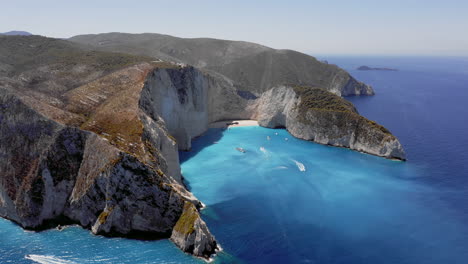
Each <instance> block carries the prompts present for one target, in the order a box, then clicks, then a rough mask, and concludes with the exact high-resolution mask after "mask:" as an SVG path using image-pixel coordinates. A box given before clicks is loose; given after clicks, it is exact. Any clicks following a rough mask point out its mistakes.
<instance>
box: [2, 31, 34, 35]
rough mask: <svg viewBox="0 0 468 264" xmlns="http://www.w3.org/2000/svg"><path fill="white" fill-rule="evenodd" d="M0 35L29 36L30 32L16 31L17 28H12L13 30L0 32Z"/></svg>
mask: <svg viewBox="0 0 468 264" xmlns="http://www.w3.org/2000/svg"><path fill="white" fill-rule="evenodd" d="M0 35H7V36H31V35H32V33H29V32H27V31H17V30H13V31H8V32H4V33H0Z"/></svg>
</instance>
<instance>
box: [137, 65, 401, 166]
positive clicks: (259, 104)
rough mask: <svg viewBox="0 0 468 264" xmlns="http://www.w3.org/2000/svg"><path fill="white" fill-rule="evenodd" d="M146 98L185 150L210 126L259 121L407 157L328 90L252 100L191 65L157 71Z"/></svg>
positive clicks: (280, 90) (274, 92)
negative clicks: (215, 123) (213, 124)
mask: <svg viewBox="0 0 468 264" xmlns="http://www.w3.org/2000/svg"><path fill="white" fill-rule="evenodd" d="M143 94H144V96H142V97H141V100H140V105H142V109H144V111H145V112H146V113H148V115H149V116H155V115H157V116H161V117H162V118H163V119H164V120H167V121H166V123H167V128H168V130H169V133H170V134H171V135H173V136H174V137H175V139H176V141H177V142H178V143H179V149H181V150H188V149H190V142H191V140H192V139H193V138H195V137H197V136H199V135H201V134H202V133H203V132H205V131H206V130H207V129H208V124H209V123H211V122H214V121H219V120H228V119H256V120H258V121H259V124H260V125H261V126H265V127H271V128H275V127H284V128H286V129H288V131H289V132H290V133H291V134H292V135H293V136H295V137H298V138H301V139H305V140H311V141H314V142H317V143H320V144H325V145H332V146H339V147H346V148H350V149H354V150H358V151H362V152H366V153H369V154H373V155H377V156H382V157H386V158H391V159H400V160H404V159H405V153H404V151H403V148H402V146H401V144H400V143H399V141H398V139H396V138H395V137H394V136H393V135H392V134H391V133H390V132H389V131H388V130H386V129H385V128H384V127H382V126H380V125H378V124H376V123H375V122H373V121H370V120H368V119H366V118H364V117H362V116H360V115H359V114H358V112H357V110H356V109H355V108H354V106H353V105H352V104H351V103H350V102H348V101H346V100H345V99H343V98H341V97H339V96H337V95H335V94H333V93H331V92H328V91H326V90H324V89H319V88H311V87H303V86H302V87H301V86H278V87H275V88H272V89H270V90H267V91H266V92H264V93H262V94H261V95H260V96H259V97H256V96H252V97H249V96H245V95H244V94H243V93H239V90H237V88H236V87H235V85H234V84H233V83H231V82H229V79H223V78H222V77H219V76H213V75H212V74H210V73H208V74H207V73H203V72H200V71H199V70H198V69H196V68H193V67H190V66H188V67H181V68H177V69H173V68H169V69H158V70H156V71H154V72H153V74H152V75H151V76H150V77H149V78H148V81H147V84H146V85H145V87H144V88H143ZM182 124H183V125H182Z"/></svg>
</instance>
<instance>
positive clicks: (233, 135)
mask: <svg viewBox="0 0 468 264" xmlns="http://www.w3.org/2000/svg"><path fill="white" fill-rule="evenodd" d="M268 137H270V140H268ZM192 147H193V150H192V151H191V152H181V161H182V173H183V175H184V177H185V179H186V181H187V183H188V186H189V188H190V190H191V191H192V192H193V193H194V195H196V196H197V198H199V199H200V200H201V201H202V202H203V203H205V204H206V206H207V207H206V209H204V210H203V211H202V212H203V218H204V220H205V221H206V222H207V224H208V226H209V227H210V229H211V230H212V232H213V233H214V235H215V236H216V238H217V239H218V241H219V243H220V244H221V246H222V247H223V248H224V251H223V252H222V253H221V254H220V255H219V257H218V258H217V262H218V263H462V261H464V259H465V260H466V257H468V253H467V251H465V250H464V246H465V245H466V244H463V242H465V243H466V239H467V237H466V233H464V232H465V231H467V228H466V227H465V225H464V223H463V222H460V221H458V219H457V217H456V215H455V214H454V212H453V211H452V210H451V208H450V207H449V206H448V204H446V203H445V202H444V201H443V200H441V199H440V198H441V196H440V194H441V193H442V192H443V191H441V190H440V189H435V188H434V187H432V186H431V185H430V184H428V183H426V182H425V181H422V180H421V179H423V178H424V174H425V173H427V171H425V170H424V168H422V167H421V166H418V165H415V164H413V163H412V162H410V161H409V162H396V161H390V160H386V159H383V158H379V157H374V156H371V155H367V154H362V153H358V152H354V151H351V150H348V149H342V148H335V147H328V146H323V145H319V144H315V143H312V142H307V141H303V140H299V139H296V138H294V137H292V136H291V135H290V134H289V133H288V132H287V131H285V130H278V129H276V130H273V129H267V128H262V127H255V126H252V127H236V128H231V129H229V130H221V129H211V130H209V131H208V132H207V133H206V134H205V135H204V136H202V137H200V138H198V139H196V140H194V141H193V146H192ZM236 147H242V148H244V149H245V150H246V153H241V152H239V151H237V150H236V149H235V148H236ZM447 261H448V262H447Z"/></svg>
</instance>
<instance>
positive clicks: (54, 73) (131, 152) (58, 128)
mask: <svg viewBox="0 0 468 264" xmlns="http://www.w3.org/2000/svg"><path fill="white" fill-rule="evenodd" d="M241 46H242V45H241ZM249 47H250V46H249ZM249 47H246V50H250V48H249ZM257 48H258V47H257ZM258 49H259V50H262V49H261V48H258ZM258 49H256V50H258ZM275 52H279V51H275ZM254 53H256V52H254ZM280 53H281V52H280ZM262 56H263V55H262ZM268 56H270V55H268ZM275 56H276V55H275ZM281 56H282V55H281ZM281 56H280V57H281ZM288 56H289V55H288ZM234 57H235V56H234ZM309 59H310V58H307V60H309ZM298 60H299V61H300V59H298ZM314 63H315V62H314ZM320 65H321V64H320ZM275 67H277V66H275ZM291 67H294V66H291ZM330 67H335V66H330ZM330 67H328V66H327V67H325V68H323V69H322V70H323V72H321V71H318V72H317V71H316V72H315V73H311V77H310V78H315V79H316V80H323V82H322V83H321V84H323V85H328V86H326V87H324V88H325V89H326V90H322V89H318V88H311V87H308V86H307V87H306V86H297V85H275V83H276V81H271V80H273V79H272V78H266V79H264V80H270V81H267V82H262V83H264V84H265V85H263V84H261V85H260V86H261V87H260V88H258V89H250V88H249V87H248V85H247V81H246V83H241V84H239V83H238V82H236V81H233V80H232V78H229V77H227V76H225V75H223V74H220V73H219V72H216V71H213V70H212V69H208V68H205V69H202V70H200V69H197V68H195V67H192V66H185V65H180V64H174V63H169V62H162V61H155V60H154V59H153V58H149V57H144V56H143V57H142V56H132V55H127V54H117V53H110V52H101V51H92V50H88V49H85V48H83V47H80V46H77V45H76V44H72V43H68V42H66V41H63V40H55V39H48V38H43V37H37V36H32V37H0V173H1V174H0V216H2V217H4V218H8V219H11V220H13V221H15V222H16V223H18V224H19V225H21V226H22V227H24V228H28V229H43V228H50V227H54V226H56V225H58V224H67V223H77V224H80V225H81V226H83V227H85V228H89V229H91V231H92V232H93V233H95V234H102V235H108V236H128V237H138V238H140V237H145V238H170V239H171V240H172V241H173V242H174V243H175V244H176V245H177V246H179V247H180V248H181V249H182V250H184V251H186V252H189V253H191V254H194V255H196V256H200V257H205V258H208V257H209V256H210V255H211V254H213V253H214V252H215V250H216V249H217V243H216V240H215V238H214V237H213V236H212V235H211V234H210V232H209V230H208V228H207V226H206V224H205V223H204V222H203V220H202V219H201V217H200V213H199V210H200V207H201V203H200V202H199V201H198V200H197V199H196V198H195V197H194V196H193V195H192V194H191V193H190V192H189V191H188V190H187V189H186V187H185V186H184V184H183V179H182V176H181V174H180V164H179V157H178V149H182V150H189V149H190V147H191V145H190V144H191V140H192V139H193V138H194V137H197V136H199V135H201V134H202V133H203V132H205V131H206V130H207V129H208V125H209V124H210V123H211V122H214V121H219V120H227V119H257V120H258V121H259V123H260V124H261V125H262V126H265V127H285V128H287V129H288V130H289V131H290V132H291V134H293V135H294V136H296V137H299V138H302V139H306V140H313V141H315V142H318V143H321V144H328V145H334V146H341V147H348V148H351V149H355V150H359V151H363V152H367V153H370V154H373V155H378V156H383V157H387V158H395V159H404V158H405V157H404V152H403V149H402V147H401V145H400V143H399V142H398V140H397V139H396V138H395V137H394V136H393V135H392V134H391V133H390V132H388V131H387V130H386V129H385V128H383V127H382V126H380V125H378V124H376V123H375V122H372V121H369V120H367V119H365V118H364V117H362V116H360V115H359V114H358V113H357V111H356V109H355V108H354V106H353V105H352V104H351V103H349V102H347V101H346V100H344V99H342V98H341V97H339V96H338V95H336V94H359V93H364V94H366V93H367V94H369V93H370V92H371V91H372V90H370V88H369V87H368V86H365V85H364V84H362V83H359V82H357V81H356V80H354V79H352V77H350V76H349V74H347V73H346V72H344V71H342V70H341V69H338V68H337V67H336V68H337V69H332V68H330ZM233 69H234V68H233ZM330 69H332V70H330ZM287 71H289V70H287ZM273 72H275V71H273ZM267 74H271V73H267ZM327 74H328V75H327ZM294 78H296V77H294ZM247 79H249V78H247ZM247 79H246V80H247ZM248 82H249V83H251V84H252V85H257V84H254V83H255V82H254V81H252V80H251V81H248ZM298 83H299V84H302V82H298ZM306 83H307V82H306ZM334 93H335V94H334Z"/></svg>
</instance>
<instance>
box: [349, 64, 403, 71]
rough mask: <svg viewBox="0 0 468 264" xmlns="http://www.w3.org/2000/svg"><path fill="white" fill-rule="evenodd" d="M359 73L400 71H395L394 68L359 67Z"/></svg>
mask: <svg viewBox="0 0 468 264" xmlns="http://www.w3.org/2000/svg"><path fill="white" fill-rule="evenodd" d="M356 70H358V71H398V69H393V68H378V67H377V68H374V67H369V66H365V65H363V66H359V67H357V68H356Z"/></svg>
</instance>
